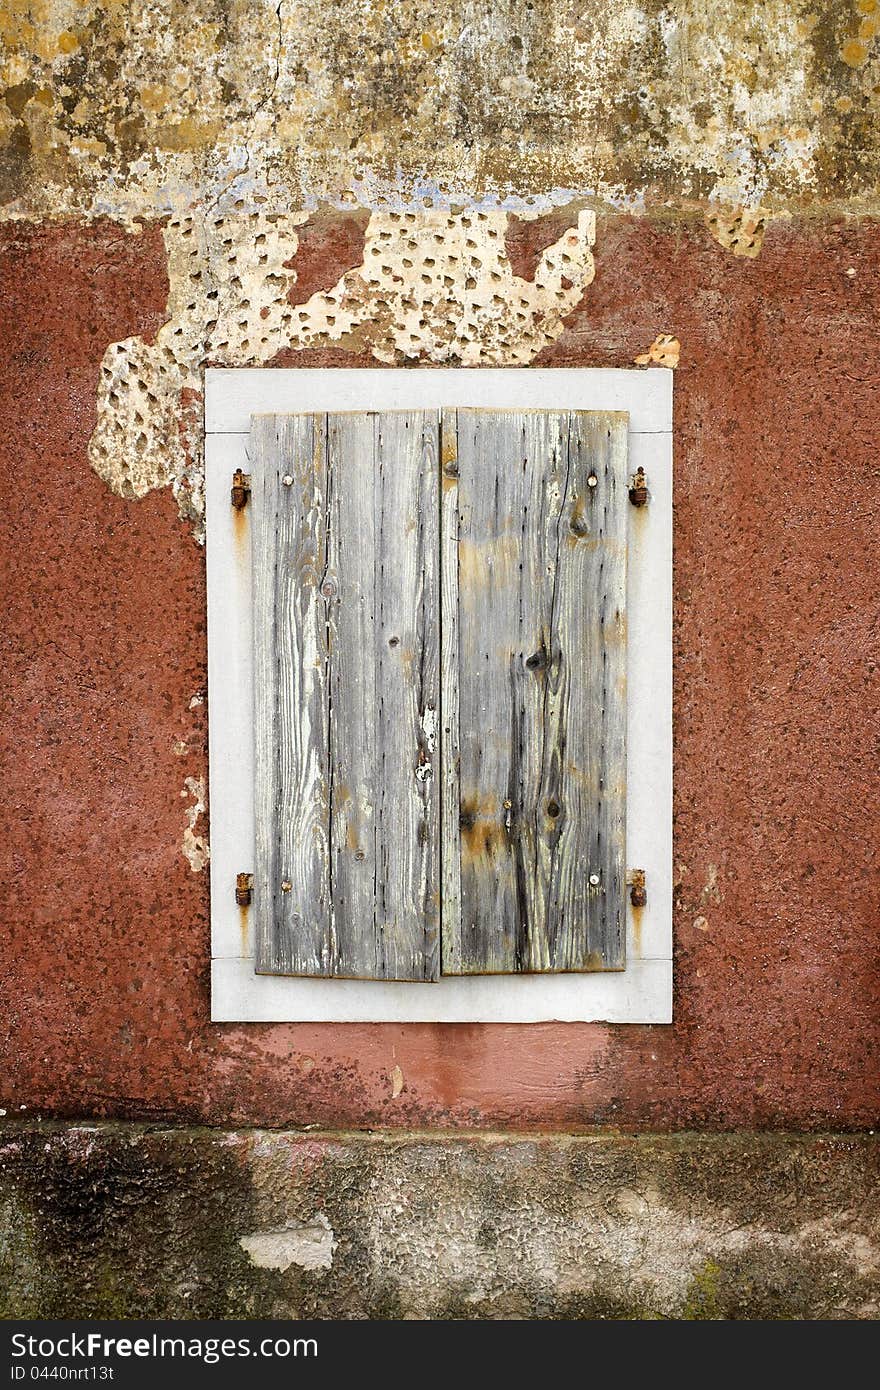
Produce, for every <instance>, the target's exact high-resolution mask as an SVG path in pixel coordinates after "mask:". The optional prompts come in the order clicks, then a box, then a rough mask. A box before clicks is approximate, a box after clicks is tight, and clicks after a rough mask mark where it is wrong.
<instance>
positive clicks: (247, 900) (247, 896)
mask: <svg viewBox="0 0 880 1390" xmlns="http://www.w3.org/2000/svg"><path fill="white" fill-rule="evenodd" d="M253 897H254V876H253V874H236V875H235V901H236V903H237V905H238V906H239V907H250V905H251V903H252V901H253Z"/></svg>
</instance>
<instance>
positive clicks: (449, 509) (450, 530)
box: [440, 410, 461, 975]
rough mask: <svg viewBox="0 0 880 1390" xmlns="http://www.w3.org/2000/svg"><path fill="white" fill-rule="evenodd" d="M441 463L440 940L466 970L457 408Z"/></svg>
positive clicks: (456, 968) (446, 965) (446, 430)
mask: <svg viewBox="0 0 880 1390" xmlns="http://www.w3.org/2000/svg"><path fill="white" fill-rule="evenodd" d="M440 464H441V469H440V488H441V493H440V496H441V510H440V574H441V594H440V608H441V617H440V689H441V694H440V711H441V757H440V778H441V784H442V785H441V803H440V861H441V885H442V887H441V911H442V926H441V932H440V940H441V956H442V972H443V974H444V975H460V974H461V861H460V858H459V838H460V833H461V832H460V829H459V805H460V800H461V798H460V786H459V757H460V754H459V709H458V699H459V652H458V526H459V522H458V419H457V415H456V412H455V411H454V410H444V411H443V413H442V416H441V425H440Z"/></svg>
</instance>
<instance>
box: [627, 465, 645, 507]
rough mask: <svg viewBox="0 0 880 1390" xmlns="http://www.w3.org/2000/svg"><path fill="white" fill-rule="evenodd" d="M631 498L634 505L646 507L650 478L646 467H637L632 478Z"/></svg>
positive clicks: (630, 486)
mask: <svg viewBox="0 0 880 1390" xmlns="http://www.w3.org/2000/svg"><path fill="white" fill-rule="evenodd" d="M629 500H630V502H632V504H633V506H634V507H644V505H645V503H646V502H647V500H648V480H647V478H646V477H645V470H644V468H637V469H636V471H635V473H634V474H633V476H632V479H631V480H630V485H629Z"/></svg>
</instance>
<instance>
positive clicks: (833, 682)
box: [0, 218, 880, 1128]
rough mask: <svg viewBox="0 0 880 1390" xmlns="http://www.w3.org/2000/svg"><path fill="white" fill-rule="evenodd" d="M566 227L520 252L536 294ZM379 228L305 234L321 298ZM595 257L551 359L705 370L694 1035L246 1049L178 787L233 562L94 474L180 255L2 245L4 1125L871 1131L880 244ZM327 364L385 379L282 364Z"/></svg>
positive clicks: (119, 247) (694, 580) (692, 890)
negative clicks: (212, 973) (233, 1018)
mask: <svg viewBox="0 0 880 1390" xmlns="http://www.w3.org/2000/svg"><path fill="white" fill-rule="evenodd" d="M556 234H557V232H556V231H555V230H548V228H547V227H543V228H542V226H541V224H540V223H533V224H525V223H523V224H518V225H517V226H515V228H514V229H513V231H512V233H511V251H512V253H513V256H514V258H515V263H516V265H517V268H518V269H519V268H521V267H526V266H528V264H529V261H530V259H531V260H532V262H533V260H534V252H535V248H536V247H537V246H539V245H544V244H546V243H547V242H549V241H551V240H552V239H553V237H554V236H555V235H556ZM322 236H323V237H326V250H325V251H324V253H323V260H322V243H321V241H320V237H322ZM351 237H352V231H351V226H350V224H347V225H346V227H345V228H344V229H341V230H340V229H336V230H335V231H334V229H333V227H332V226H329V225H328V224H327V223H326V221H325V223H324V224H322V225H321V226H320V228H318V227H316V228H315V229H313V231H312V233H311V236H309V234H308V233H307V234H306V239H305V247H304V250H303V252H302V253H301V254H302V255H303V257H304V264H305V263H306V262H307V263H308V274H309V277H310V283H311V282H312V281H314V287H315V288H319V287H320V286H321V284H322V283H323V284H326V285H328V286H329V285H331V284H332V283H333V282H334V281H335V280H336V279H337V278H338V275H339V274H340V272H341V270H343V269H346V268H347V267H348V265H350V264H351V263H352V260H351V254H352V248H351V247H350V246H349V242H350V241H351ZM354 259H355V261H356V260H357V259H358V256H357V253H356V248H355V255H354ZM596 261H597V269H596V278H595V281H594V283H593V284H592V285H591V286H590V288H589V289H588V290H587V292H586V294H585V297H584V301H583V303H582V305H581V307H580V308H579V309H578V310H576V311H575V313H573V314H572V316H571V318H570V319H569V320H568V326H567V329H566V332H565V333H564V334H563V336H562V338H561V339H560V340H559V342H558V343H557V344H556V345H555V346H554V347H553V348H552V349H550V350H549V351H547V352H545V353H544V354H543V355H542V357H541V358H540V359H539V361H540V362H541V364H542V365H566V366H568V365H584V366H627V365H630V364H631V362H632V359H633V357H634V356H635V355H636V354H637V353H639V352H642V351H644V350H645V349H646V347H647V346H648V344H649V343H650V342H651V341H652V340H653V339H654V337H655V336H656V334H657V333H658V332H662V331H669V332H673V333H675V334H677V335H678V337H679V338H680V339H681V344H682V354H681V365H680V367H679V370H678V372H677V376H676V383H675V385H676V400H675V410H676V430H675V449H676V479H677V493H676V503H677V519H676V530H675V585H676V607H675V615H676V616H675V672H676V674H675V739H676V752H675V776H676V795H675V858H676V865H677V878H678V882H679V887H678V890H677V902H676V911H675V941H676V958H675V978H676V989H675V1017H676V1021H675V1023H674V1024H673V1025H672V1026H671V1027H650V1028H649V1027H636V1026H632V1025H628V1026H617V1027H606V1026H592V1025H590V1026H588V1025H557V1024H554V1025H541V1026H468V1027H463V1026H424V1025H418V1026H409V1027H401V1026H397V1025H384V1024H383V1025H373V1026H362V1025H348V1026H331V1025H322V1026H316V1025H308V1026H293V1025H291V1026H287V1025H285V1026H275V1025H259V1026H255V1025H248V1026H232V1025H223V1026H218V1025H211V1024H210V1023H209V1022H208V975H209V971H208V957H209V943H208V885H207V877H206V875H205V874H204V873H193V872H192V871H191V869H190V866H189V864H188V862H187V860H186V859H185V858H184V856H183V854H182V852H181V842H182V838H183V830H184V826H185V819H184V811H185V808H186V807H187V806H188V805H189V804H191V803H190V801H189V800H188V799H186V798H185V797H182V795H181V793H182V790H183V786H184V779H185V778H186V777H188V776H198V775H200V774H202V773H203V772H204V771H205V769H206V766H207V751H206V722H205V715H206V710H205V707H204V706H198V707H196V708H195V709H190V701H191V699H192V697H193V695H194V694H195V693H196V692H198V691H200V690H204V687H205V612H204V609H205V579H204V553H203V551H202V550H200V549H199V548H198V547H197V546H196V545H195V544H194V542H193V539H192V536H191V530H190V527H189V526H188V525H187V524H185V523H184V522H181V521H180V520H178V517H177V513H176V507H175V504H174V502H173V499H172V497H171V495H170V493H169V492H167V491H165V492H158V493H153V494H151V495H150V496H148V497H147V498H146V499H145V500H143V501H140V502H127V501H122V500H120V499H118V498H116V497H114V496H113V495H112V494H111V493H110V492H109V491H108V490H107V488H106V486H105V485H104V484H103V483H102V482H101V481H100V480H99V479H98V478H97V477H96V476H95V475H94V474H93V473H92V472H91V471H90V468H89V465H88V461H87V452H86V451H87V442H88V438H89V435H90V433H91V430H92V427H93V424H94V414H95V393H96V382H97V376H98V368H99V364H100V360H101V356H102V353H103V351H104V348H105V347H106V345H107V343H109V342H111V341H113V340H115V339H119V338H123V337H125V336H127V335H129V334H135V333H141V334H145V335H149V334H151V333H153V332H155V330H156V329H157V328H158V326H159V325H160V324H161V322H162V320H163V314H164V302H165V296H166V293H167V282H166V278H165V268H164V253H163V249H162V242H161V236H160V234H159V231H158V229H157V228H155V227H154V228H146V229H145V230H144V231H143V232H142V234H141V235H140V236H132V235H128V234H126V233H124V232H123V231H121V230H120V229H119V228H117V227H114V226H111V225H105V226H92V227H90V228H78V229H77V228H70V227H50V228H45V227H44V228H42V229H33V228H26V227H24V226H22V225H20V226H17V227H16V226H7V227H6V228H5V230H4V232H3V250H2V265H0V280H2V283H3V285H4V300H5V309H4V310H3V320H2V324H0V327H2V350H0V397H2V420H3V429H2V432H0V448H2V456H3V457H2V466H3V472H2V478H3V484H4V492H5V497H4V505H3V508H2V527H3V533H4V534H3V541H2V546H3V550H2V554H3V557H4V560H3V563H4V585H3V592H4V615H3V616H4V621H3V623H2V628H3V642H4V647H5V662H4V680H3V684H2V692H0V699H2V706H3V708H2V729H3V734H4V738H3V743H4V745H5V751H4V776H3V787H4V798H3V800H4V804H5V813H4V822H5V824H4V831H3V843H4V849H5V851H6V856H7V867H6V869H5V871H4V874H3V903H4V919H5V929H4V931H3V938H2V946H0V988H2V998H3V1009H2V1022H0V1037H2V1044H0V1047H2V1056H0V1095H2V1100H0V1105H3V1106H4V1107H5V1108H6V1110H7V1113H9V1114H12V1113H18V1112H19V1111H20V1110H21V1109H22V1108H23V1107H27V1110H26V1113H29V1114H31V1113H33V1112H39V1113H43V1114H47V1115H48V1114H55V1115H64V1116H99V1115H100V1116H119V1117H131V1118H156V1117H161V1118H163V1119H177V1118H181V1119H182V1118H187V1119H204V1120H206V1121H209V1122H212V1123H250V1122H253V1123H258V1124H320V1125H330V1126H361V1125H369V1126H377V1125H408V1126H413V1125H438V1124H457V1125H490V1126H492V1125H498V1126H501V1125H504V1126H507V1125H520V1126H533V1125H540V1126H558V1125H565V1126H592V1125H598V1124H613V1125H620V1126H651V1127H658V1128H659V1127H665V1126H673V1127H675V1126H691V1125H696V1126H701V1125H707V1126H731V1125H733V1126H737V1125H793V1126H797V1125H804V1126H828V1125H830V1126H843V1127H846V1126H859V1125H870V1124H872V1123H874V1122H875V1121H876V1120H877V1118H878V1110H880V1104H878V1102H880V1008H878V995H880V967H878V959H877V929H878V924H880V910H878V896H880V894H878V875H877V864H876V859H877V845H878V842H880V797H878V770H877V769H878V763H877V753H878V728H880V720H878V713H880V710H878V704H880V702H878V687H880V675H878V666H877V663H878V660H880V655H878V646H880V618H878V598H877V594H878V580H877V575H878V568H880V565H878V543H877V515H878V496H880V465H878V459H880V407H878V402H880V228H878V226H877V225H876V224H872V223H864V224H861V225H860V224H858V223H855V222H850V223H846V224H841V225H832V224H830V223H827V222H824V223H815V224H808V223H802V224H798V223H792V224H788V225H785V224H774V225H772V226H771V228H770V231H769V232H768V235H767V238H766V241H765V244H764V249H763V251H762V252H761V255H760V256H759V257H758V259H757V260H754V261H745V260H735V259H734V258H733V257H731V256H730V255H729V253H727V252H725V251H723V250H721V249H720V248H719V247H718V246H717V245H716V244H715V243H714V242H713V241H712V240H711V238H710V237H709V235H708V233H707V232H705V231H704V230H703V228H702V227H698V226H696V225H694V226H692V227H689V228H682V227H681V226H672V225H669V226H663V225H660V224H655V223H651V222H648V221H647V220H645V221H639V220H629V219H624V218H620V219H604V220H603V219H600V222H599V229H598V238H597V256H596ZM850 268H853V269H855V272H856V273H855V275H847V273H846V272H847V270H848V269H850ZM322 273H323V279H322ZM306 362H309V363H311V364H314V363H316V362H324V363H328V364H334V363H336V364H343V363H344V364H346V365H352V364H353V362H355V363H357V364H358V365H371V363H368V362H365V363H360V362H357V359H352V357H351V356H350V355H348V354H345V353H343V352H339V351H336V352H334V353H329V354H324V355H320V354H317V353H313V352H312V353H297V354H291V355H288V356H287V357H286V359H285V365H295V364H296V363H306ZM180 745H185V751H184V752H181V747H180ZM695 922H696V923H697V925H696V926H695V925H694V924H695ZM395 1066H399V1067H400V1069H401V1071H402V1073H403V1077H404V1087H403V1090H402V1092H401V1094H400V1095H399V1096H397V1097H396V1098H392V1084H391V1080H390V1077H389V1073H390V1072H391V1070H392V1069H393V1068H394V1067H395Z"/></svg>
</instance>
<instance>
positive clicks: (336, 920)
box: [325, 411, 440, 980]
mask: <svg viewBox="0 0 880 1390" xmlns="http://www.w3.org/2000/svg"><path fill="white" fill-rule="evenodd" d="M437 434H438V425H437V414H436V412H431V413H429V414H428V415H423V414H422V413H420V412H413V411H408V412H399V413H388V414H383V415H361V414H357V415H355V414H352V415H339V416H331V417H330V422H329V449H330V473H331V494H332V503H331V524H330V554H329V562H328V573H327V579H326V581H325V584H326V586H327V587H328V588H329V589H330V590H331V591H332V592H333V597H332V599H331V611H332V617H331V626H330V631H331V637H330V644H331V708H332V716H331V722H330V765H331V781H332V786H331V805H332V881H333V934H334V950H335V954H336V957H337V961H338V968H337V970H336V971H335V972H334V973H339V974H345V975H351V976H357V977H360V978H365V979H374V978H375V979H405V980H422V979H427V980H431V979H436V978H437V975H438V973H439V947H440V943H439V918H440V907H439V862H438V840H439V788H438V785H437V780H436V778H435V767H434V763H435V749H436V740H437V721H438V718H439V703H440V701H439V589H438V560H439V555H438V543H439V542H438V523H439V518H438V499H437V486H438V483H437V471H438V462H437Z"/></svg>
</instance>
